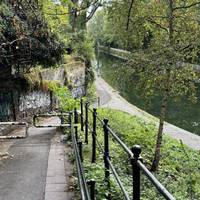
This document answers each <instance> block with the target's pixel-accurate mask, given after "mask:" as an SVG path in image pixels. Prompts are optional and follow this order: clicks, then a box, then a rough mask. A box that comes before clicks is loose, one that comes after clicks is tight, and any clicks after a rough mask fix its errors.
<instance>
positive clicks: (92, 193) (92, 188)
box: [87, 179, 96, 200]
mask: <svg viewBox="0 0 200 200" xmlns="http://www.w3.org/2000/svg"><path fill="white" fill-rule="evenodd" d="M87 183H88V185H89V186H90V198H91V200H95V184H96V181H95V180H94V179H91V180H89V181H87Z"/></svg>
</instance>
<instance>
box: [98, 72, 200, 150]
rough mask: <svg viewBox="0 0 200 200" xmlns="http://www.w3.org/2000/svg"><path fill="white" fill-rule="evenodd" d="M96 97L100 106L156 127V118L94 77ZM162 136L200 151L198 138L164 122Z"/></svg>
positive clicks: (199, 137)
mask: <svg viewBox="0 0 200 200" xmlns="http://www.w3.org/2000/svg"><path fill="white" fill-rule="evenodd" d="M95 86H96V92H97V96H98V97H99V98H100V106H101V107H105V108H112V109H116V110H121V111H124V112H127V113H129V114H131V115H135V116H137V117H139V118H141V119H142V120H145V121H147V122H152V123H155V124H156V126H158V118H156V117H154V116H153V115H151V114H149V113H147V112H145V111H143V110H141V109H139V108H138V107H136V106H134V105H132V104H130V103H129V102H128V101H127V100H126V99H124V98H123V97H122V96H121V95H120V94H119V92H118V91H116V90H115V89H113V88H112V87H111V86H110V85H109V84H108V83H107V82H106V81H105V80H104V79H102V78H101V77H100V76H96V80H95ZM164 134H167V135H170V136H171V137H172V138H174V139H177V140H180V141H182V142H183V143H184V144H186V145H187V146H189V147H191V148H193V149H196V150H200V136H198V135H195V134H193V133H190V132H189V131H186V130H184V129H182V128H179V127H177V126H174V125H172V124H170V123H167V122H165V124H164Z"/></svg>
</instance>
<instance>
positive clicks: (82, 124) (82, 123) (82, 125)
mask: <svg viewBox="0 0 200 200" xmlns="http://www.w3.org/2000/svg"><path fill="white" fill-rule="evenodd" d="M83 127H84V122H83V99H82V98H81V131H84V129H83Z"/></svg>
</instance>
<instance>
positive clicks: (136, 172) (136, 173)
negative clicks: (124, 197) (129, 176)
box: [131, 145, 142, 200]
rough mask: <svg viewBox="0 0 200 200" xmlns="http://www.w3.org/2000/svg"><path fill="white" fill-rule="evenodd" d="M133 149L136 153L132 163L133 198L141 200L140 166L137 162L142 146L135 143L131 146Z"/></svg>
mask: <svg viewBox="0 0 200 200" xmlns="http://www.w3.org/2000/svg"><path fill="white" fill-rule="evenodd" d="M131 151H132V153H133V155H134V157H133V158H131V165H132V173H133V200H140V168H139V166H138V164H137V161H138V160H139V159H141V158H140V153H141V151H142V150H141V147H140V146H139V145H135V146H133V147H132V148H131Z"/></svg>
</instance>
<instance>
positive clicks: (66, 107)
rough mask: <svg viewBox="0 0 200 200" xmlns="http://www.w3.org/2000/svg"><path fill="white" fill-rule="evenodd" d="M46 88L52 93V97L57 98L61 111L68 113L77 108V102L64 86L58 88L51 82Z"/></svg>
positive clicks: (57, 85)
mask: <svg viewBox="0 0 200 200" xmlns="http://www.w3.org/2000/svg"><path fill="white" fill-rule="evenodd" d="M48 88H49V90H51V91H53V93H54V95H55V96H56V97H57V98H58V100H59V106H60V108H61V110H63V111H68V112H69V111H72V110H73V109H74V108H76V107H78V103H79V102H78V100H75V99H74V98H73V97H72V94H71V92H70V91H69V90H68V88H67V87H66V86H60V85H59V84H57V83H55V82H51V83H49V85H48Z"/></svg>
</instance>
